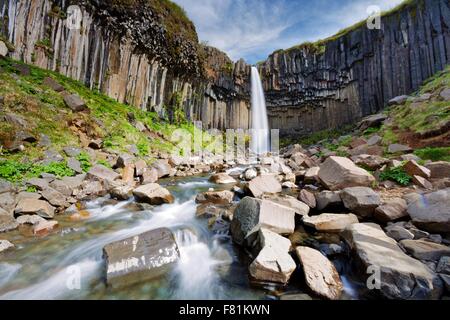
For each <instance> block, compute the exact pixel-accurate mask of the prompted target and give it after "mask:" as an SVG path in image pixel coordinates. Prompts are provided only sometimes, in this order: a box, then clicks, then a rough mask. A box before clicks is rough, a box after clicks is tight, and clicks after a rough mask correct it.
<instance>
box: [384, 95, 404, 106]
mask: <svg viewBox="0 0 450 320" xmlns="http://www.w3.org/2000/svg"><path fill="white" fill-rule="evenodd" d="M408 98H409V97H408V96H405V95H403V96H397V97H395V98H392V99H391V100H389V102H388V106H399V105H402V104H404V103H405V102H406V101H407V100H408Z"/></svg>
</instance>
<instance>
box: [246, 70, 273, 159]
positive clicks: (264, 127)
mask: <svg viewBox="0 0 450 320" xmlns="http://www.w3.org/2000/svg"><path fill="white" fill-rule="evenodd" d="M250 149H251V150H252V151H253V152H254V153H256V154H258V155H261V154H264V153H267V152H269V151H270V139H269V119H268V117H267V109H266V98H265V97H264V90H263V87H262V82H261V78H260V76H259V72H258V69H257V68H255V67H252V140H251V145H250Z"/></svg>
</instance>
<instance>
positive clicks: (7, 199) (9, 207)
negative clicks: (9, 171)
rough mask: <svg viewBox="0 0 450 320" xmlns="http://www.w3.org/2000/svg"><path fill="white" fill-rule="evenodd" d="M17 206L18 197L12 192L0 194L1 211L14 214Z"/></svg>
mask: <svg viewBox="0 0 450 320" xmlns="http://www.w3.org/2000/svg"><path fill="white" fill-rule="evenodd" d="M15 205H16V197H15V194H14V193H12V192H4V193H0V209H3V210H5V211H6V212H9V213H12V211H13V209H14V207H15Z"/></svg>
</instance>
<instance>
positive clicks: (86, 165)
mask: <svg viewBox="0 0 450 320" xmlns="http://www.w3.org/2000/svg"><path fill="white" fill-rule="evenodd" d="M77 160H78V161H80V164H81V169H83V171H84V172H88V171H89V169H91V167H92V164H91V157H90V156H89V155H88V154H87V153H86V152H81V153H80V154H79V155H78V156H77Z"/></svg>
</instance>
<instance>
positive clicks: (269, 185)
mask: <svg viewBox="0 0 450 320" xmlns="http://www.w3.org/2000/svg"><path fill="white" fill-rule="evenodd" d="M245 189H246V191H248V192H249V194H251V195H253V196H254V197H255V198H260V197H261V196H262V195H263V194H265V193H269V194H273V193H279V192H281V191H282V187H281V184H280V182H279V181H278V180H277V179H276V178H275V176H274V175H262V176H258V177H256V178H255V179H253V180H252V181H250V182H249V183H248V184H247V186H246V187H245Z"/></svg>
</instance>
